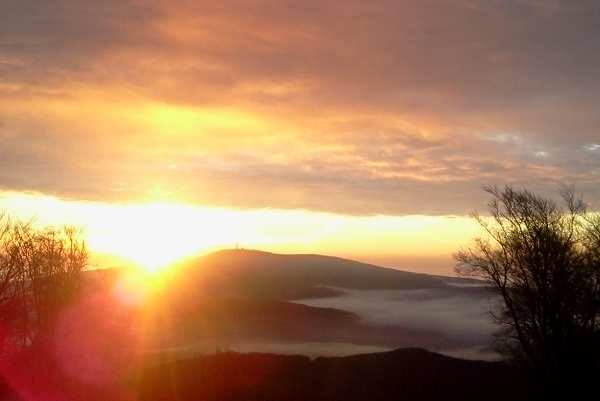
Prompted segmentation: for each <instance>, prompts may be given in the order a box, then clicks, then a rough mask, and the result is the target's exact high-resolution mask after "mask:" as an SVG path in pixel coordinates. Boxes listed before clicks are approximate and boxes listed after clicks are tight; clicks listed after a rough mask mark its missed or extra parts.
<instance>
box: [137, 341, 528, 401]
mask: <svg viewBox="0 0 600 401" xmlns="http://www.w3.org/2000/svg"><path fill="white" fill-rule="evenodd" d="M223 372H228V373H227V374H226V375H224V374H223ZM506 383H511V385H510V386H506ZM141 388H142V393H141V401H158V400H164V401H166V400H172V399H181V400H204V401H212V400H214V401H217V400H218V401H268V400H272V401H306V400H312V401H319V400H322V401H353V400H356V401H359V400H360V401H365V400H369V401H384V400H390V401H391V400H401V399H402V400H419V401H427V400H439V399H444V400H462V401H467V400H477V401H480V400H502V401H506V400H508V399H510V400H513V401H516V400H519V399H528V398H529V393H528V392H527V391H525V388H524V381H523V380H522V378H521V377H519V374H518V372H516V371H515V370H513V369H511V368H510V367H508V366H507V365H504V364H502V363H498V362H478V361H465V360H460V359H454V358H450V357H445V356H442V355H439V354H434V353H431V352H427V351H424V350H420V349H400V350H396V351H392V352H386V353H378V354H366V355H356V356H350V357H343V358H317V359H314V360H310V359H308V358H306V357H302V356H281V355H267V354H246V355H243V354H231V353H224V354H217V355H214V356H206V357H202V358H198V359H192V360H185V361H179V362H171V363H164V364H162V365H159V366H156V367H154V368H150V369H148V370H146V371H145V372H144V375H143V377H142V380H141ZM515 394H520V395H522V398H518V397H517V398H515V396H514V395H515Z"/></svg>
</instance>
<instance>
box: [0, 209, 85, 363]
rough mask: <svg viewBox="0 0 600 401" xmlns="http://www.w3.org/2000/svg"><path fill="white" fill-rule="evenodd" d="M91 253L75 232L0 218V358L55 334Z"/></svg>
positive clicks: (64, 228) (66, 228) (0, 215)
mask: <svg viewBox="0 0 600 401" xmlns="http://www.w3.org/2000/svg"><path fill="white" fill-rule="evenodd" d="M86 264H87V249H86V246H85V243H84V241H83V240H81V239H80V238H79V235H78V231H77V230H76V229H74V228H72V227H62V228H52V227H47V228H36V227H34V225H33V224H32V222H25V221H20V220H15V219H12V218H10V217H9V216H8V215H6V214H0V355H3V354H7V353H11V352H15V351H18V350H19V349H22V348H24V347H27V346H29V345H31V344H33V343H34V342H35V340H36V339H37V338H38V337H39V336H40V335H43V334H44V333H45V332H47V331H48V330H50V328H51V326H52V324H53V322H54V320H55V318H56V315H57V313H58V312H59V311H60V309H61V308H62V307H64V305H66V304H67V303H68V302H69V301H70V300H71V299H72V298H73V297H74V296H75V295H76V293H77V290H78V288H79V282H80V273H81V272H82V271H83V270H84V269H85V267H86Z"/></svg>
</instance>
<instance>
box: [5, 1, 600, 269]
mask: <svg viewBox="0 0 600 401" xmlns="http://www.w3.org/2000/svg"><path fill="white" fill-rule="evenodd" d="M598 49H600V4H599V3H598V2H597V1H592V0H590V1H559V0H555V1H554V0H548V1H543V0H530V1H527V0H507V1H501V0H481V1H479V0H462V1H461V0H455V1H444V0H435V1H434V0H418V1H417V0H413V1H398V0H395V1H369V2H366V1H354V0H347V1H343V2H341V1H325V0H319V1H310V0H304V1H258V0H256V1H218V2H217V1H198V0H194V1H192V0H190V1H179V0H175V1H174V0H169V1H167V0H163V1H141V0H140V1H137V0H135V1H133V0H104V1H87V0H78V1H75V0H72V1H63V0H55V1H33V0H32V1H29V0H14V1H13V0H0V208H3V209H6V210H8V211H9V212H10V213H11V214H15V215H18V216H22V217H29V216H37V219H38V221H40V222H41V223H44V224H46V223H48V224H59V223H63V222H67V223H70V224H77V225H80V226H82V227H83V228H84V230H85V232H86V235H87V236H88V243H89V244H90V248H91V249H92V250H93V251H94V252H95V253H97V254H103V255H104V254H110V255H116V256H119V257H122V258H123V259H125V260H131V261H133V262H135V263H138V264H142V265H146V266H159V265H165V264H167V263H170V262H172V261H174V260H176V259H178V258H180V257H185V256H189V255H192V254H195V253H198V252H205V251H208V250H211V249H217V248H220V247H233V246H236V245H240V246H244V247H256V248H260V249H264V250H270V251H276V252H310V253H324V254H332V255H337V256H347V257H353V258H357V259H360V260H364V261H369V262H374V263H381V264H384V265H386V266H394V267H400V268H404V269H408V270H420V271H427V272H436V273H443V274H450V273H451V268H452V262H451V258H450V255H451V253H452V252H453V251H455V250H456V249H457V247H459V246H461V245H465V244H466V243H467V242H468V240H469V238H471V237H472V236H473V235H474V234H475V233H476V227H475V225H474V224H473V223H472V222H471V221H470V220H469V219H468V217H467V215H468V213H469V212H471V211H472V210H474V209H479V210H483V209H485V205H486V199H487V198H486V195H485V193H484V192H482V191H481V187H482V186H483V185H485V184H498V185H504V184H512V185H515V186H518V187H521V186H526V187H528V188H530V189H533V190H536V191H540V192H542V193H544V194H551V193H552V192H553V191H555V190H556V189H557V188H558V186H559V185H560V184H569V185H574V186H575V188H576V189H577V190H578V191H579V192H581V193H582V194H583V195H584V196H585V199H586V201H587V202H589V204H590V207H591V208H592V209H594V210H597V209H599V206H598V205H599V204H600V185H599V184H600V112H598V108H599V105H600V79H599V78H598V71H600V51H598ZM96 260H97V262H96V263H98V264H102V263H116V262H114V261H113V262H106V261H105V260H104V259H100V258H98V259H96ZM100 260H102V261H100Z"/></svg>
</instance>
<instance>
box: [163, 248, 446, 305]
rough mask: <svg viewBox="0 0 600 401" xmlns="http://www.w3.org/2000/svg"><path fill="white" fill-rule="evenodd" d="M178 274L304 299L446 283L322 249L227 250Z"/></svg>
mask: <svg viewBox="0 0 600 401" xmlns="http://www.w3.org/2000/svg"><path fill="white" fill-rule="evenodd" d="M174 271H175V273H174V278H175V279H177V277H178V276H179V277H180V276H184V277H185V280H186V282H187V283H189V285H190V286H193V289H194V290H198V289H199V288H198V286H201V288H202V290H203V291H205V292H209V293H213V292H214V293H218V294H220V295H223V294H231V295H235V296H252V297H257V296H258V297H267V298H279V299H300V298H309V297H321V296H327V295H336V291H334V290H332V289H330V288H324V287H342V288H350V289H379V290H386V289H388V290H389V289H405V290H406V289H432V288H445V287H447V285H446V284H445V283H444V281H443V279H441V278H439V277H435V276H430V275H427V274H418V273H410V272H404V271H400V270H395V269H387V268H382V267H378V266H374V265H369V264H365V263H360V262H355V261H352V260H347V259H341V258H336V257H330V256H321V255H278V254H273V253H267V252H260V251H253V250H224V251H219V252H215V253H211V254H209V255H206V256H202V257H200V258H197V259H194V260H191V261H187V262H186V263H184V264H182V265H180V266H177V268H176V269H174Z"/></svg>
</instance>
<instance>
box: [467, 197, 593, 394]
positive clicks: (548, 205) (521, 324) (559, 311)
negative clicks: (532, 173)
mask: <svg viewBox="0 0 600 401" xmlns="http://www.w3.org/2000/svg"><path fill="white" fill-rule="evenodd" d="M485 190H486V191H487V192H488V193H489V194H490V195H491V196H492V200H491V201H490V202H489V204H488V206H489V214H490V216H486V217H484V216H480V215H478V214H474V215H473V217H474V218H475V219H476V220H477V222H478V223H479V224H480V225H481V227H482V228H483V230H484V233H485V234H484V236H483V237H481V238H477V239H476V240H475V243H474V245H472V246H471V247H469V248H466V249H463V250H461V251H459V252H458V253H457V254H456V255H455V258H456V260H457V262H458V264H457V271H458V272H459V273H460V274H462V275H465V276H474V277H478V278H481V279H484V280H486V281H487V282H488V283H489V284H490V285H491V286H492V287H493V288H494V289H495V290H497V291H498V293H499V294H500V295H501V297H502V300H503V307H502V308H501V310H500V311H496V312H495V313H494V314H493V316H494V318H495V319H496V320H497V322H498V323H499V324H500V325H501V327H502V329H501V330H500V332H499V333H498V337H497V338H498V344H499V346H500V350H501V351H503V352H505V353H507V354H508V355H509V356H511V357H512V358H513V359H515V360H517V361H520V362H525V363H527V364H528V366H530V367H532V368H533V369H534V371H535V372H536V373H537V374H538V375H539V378H541V379H542V380H543V383H545V384H547V385H549V384H556V385H560V384H561V383H564V382H566V381H571V379H575V380H579V379H581V378H583V377H584V376H586V375H589V374H591V372H592V371H593V370H595V369H597V367H598V358H599V343H598V339H599V335H600V217H599V216H598V214H594V213H588V212H587V211H586V207H585V204H584V203H583V202H582V201H581V199H579V198H577V197H576V196H575V195H574V192H573V190H571V189H563V190H562V191H561V196H562V199H563V201H564V207H563V208H561V207H559V206H558V205H557V203H556V202H554V201H553V200H551V199H547V198H543V197H541V196H538V195H536V194H533V193H531V192H529V191H527V190H514V189H512V188H511V187H506V188H504V189H502V190H500V189H498V188H497V187H487V188H485Z"/></svg>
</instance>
